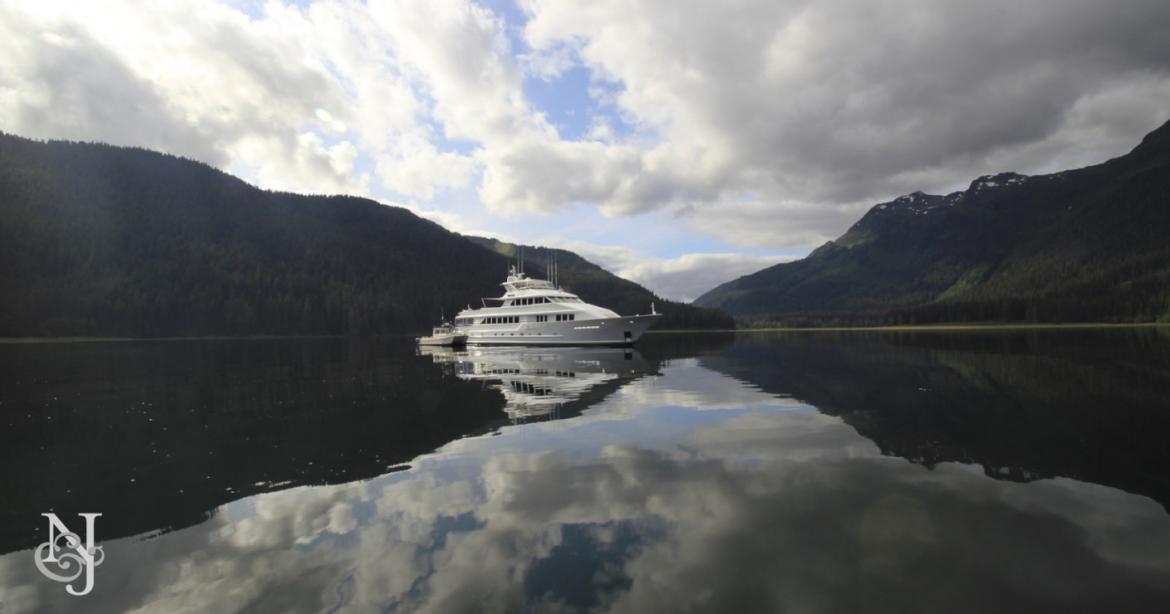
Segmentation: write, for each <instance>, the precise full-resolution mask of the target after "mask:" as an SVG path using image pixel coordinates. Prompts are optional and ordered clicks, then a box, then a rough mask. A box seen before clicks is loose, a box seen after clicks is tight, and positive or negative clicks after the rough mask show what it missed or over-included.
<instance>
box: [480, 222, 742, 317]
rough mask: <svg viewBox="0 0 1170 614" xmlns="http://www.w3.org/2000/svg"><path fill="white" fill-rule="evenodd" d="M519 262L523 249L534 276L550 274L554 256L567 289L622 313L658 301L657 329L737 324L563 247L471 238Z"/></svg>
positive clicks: (643, 310) (646, 307)
mask: <svg viewBox="0 0 1170 614" xmlns="http://www.w3.org/2000/svg"><path fill="white" fill-rule="evenodd" d="M468 238H469V239H471V240H472V241H474V242H476V243H478V244H479V245H482V246H484V247H486V248H488V249H490V250H492V251H494V252H496V253H498V254H500V255H502V256H505V257H506V258H508V259H509V261H510V262H515V261H516V259H517V252H518V251H519V250H520V248H523V256H524V270H525V271H526V272H528V273H529V274H530V275H532V276H533V277H540V278H544V277H547V273H546V271H547V268H546V265H547V264H548V263H549V260H550V258H551V259H554V260H555V262H556V267H557V271H558V275H557V279H558V280H559V282H560V285H562V286H564V287H565V289H567V290H570V291H571V292H573V293H575V294H578V295H580V296H582V297H584V298H585V299H586V300H588V301H589V302H592V303H597V304H598V305H604V306H606V307H609V308H610V309H613V310H614V311H617V312H618V313H622V314H632V313H649V312H650V304H651V303H654V305H655V308H656V309H657V311H658V313H661V314H663V315H662V319H661V320H659V322H658V324H656V325H655V328H658V329H679V328H707V329H712V328H717V329H729V328H734V327H735V321H734V320H733V319H732V318H731V317H730V316H728V315H727V314H726V313H724V312H722V311H719V310H715V309H706V308H703V307H697V306H694V305H689V304H687V303H678V302H675V301H670V300H666V299H664V298H662V297H660V296H658V295H656V294H654V293H653V292H651V291H650V290H648V289H646V288H644V287H642V286H640V285H638V284H636V283H634V282H632V281H629V280H628V279H622V278H621V277H618V276H617V275H614V274H613V273H610V272H609V271H606V270H605V269H603V268H601V267H599V266H597V265H596V264H593V263H592V262H589V261H588V260H586V259H584V258H582V257H581V256H578V255H577V254H575V253H573V252H570V251H567V250H563V249H549V248H544V247H534V246H531V245H523V246H521V245H516V244H513V243H506V242H503V241H499V240H496V239H487V238H483V237H468Z"/></svg>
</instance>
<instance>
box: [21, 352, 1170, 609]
mask: <svg viewBox="0 0 1170 614" xmlns="http://www.w3.org/2000/svg"><path fill="white" fill-rule="evenodd" d="M664 337H665V336H664ZM1110 339H1111V340H1109V341H1102V340H1100V339H1089V340H1088V341H1086V340H1084V339H1081V340H1076V339H1073V338H1066V339H1063V340H1053V339H1051V338H1044V339H1040V340H1035V339H1032V340H1026V339H1025V340H1023V341H1021V340H1019V339H1015V340H1012V339H1010V338H1009V339H1008V340H1006V341H1005V340H1004V339H998V340H996V341H992V342H990V343H991V346H992V347H987V346H986V344H987V343H988V340H987V339H986V338H982V337H980V338H972V339H967V340H958V341H955V340H953V339H947V338H944V337H941V336H940V337H932V338H928V339H923V338H917V337H916V338H912V339H890V338H884V337H880V338H879V337H866V336H859V337H855V338H848V339H841V338H834V337H830V336H819V335H812V336H770V337H767V338H763V337H760V338H755V337H750V336H748V337H741V338H739V339H737V341H736V343H735V344H734V345H731V346H729V347H718V348H713V349H709V350H704V351H702V352H700V353H698V354H697V355H694V354H692V353H691V352H689V351H687V352H674V353H672V351H671V350H670V347H669V346H670V344H671V341H670V340H669V339H663V337H658V338H648V339H647V343H646V344H645V345H644V346H642V347H641V350H640V352H629V353H628V354H627V353H626V352H623V351H621V350H616V351H606V352H603V353H602V354H601V356H600V357H599V356H598V355H596V354H591V352H592V351H591V350H588V351H581V352H568V351H563V350H560V349H552V350H531V351H529V350H519V351H518V350H513V349H510V350H499V351H496V350H491V351H471V352H467V353H452V352H440V353H434V354H430V355H428V356H423V357H416V360H417V361H418V362H419V363H420V364H425V365H426V366H427V367H428V369H430V370H431V371H434V372H436V373H439V374H440V376H436V377H439V380H438V381H441V382H448V383H453V384H457V385H459V386H460V387H461V388H463V387H465V388H467V389H468V390H469V391H470V392H469V394H473V395H476V396H475V398H478V396H477V395H479V394H486V395H488V396H491V397H493V398H495V399H497V402H498V399H499V397H500V396H501V395H502V396H503V397H504V399H505V400H504V401H503V407H502V409H503V410H504V412H500V406H499V405H496V406H495V407H496V412H497V415H504V413H506V414H507V415H508V416H510V418H511V419H512V420H514V422H515V426H510V427H508V428H502V429H498V430H493V432H492V436H480V437H474V436H473V437H464V438H456V439H454V440H452V441H450V442H449V443H447V444H446V445H443V446H442V447H441V448H439V449H438V450H436V451H434V452H433V453H428V454H423V455H421V456H418V457H416V458H414V459H413V460H412V461H411V466H410V468H409V469H406V470H403V471H398V472H395V473H388V474H383V475H380V476H378V477H374V478H372V479H367V480H364V481H354V482H349V483H345V484H332V485H323V486H311V487H310V486H302V487H297V488H290V489H287V490H282V491H278V492H267V493H262V494H258V495H254V496H250V497H247V498H243V499H240V500H238V501H234V502H232V503H229V504H226V505H223V506H221V507H219V508H218V509H217V510H216V511H215V512H214V513H213V514H212V515H211V517H210V518H209V519H208V520H207V521H206V522H203V523H201V524H198V525H195V526H190V527H188V528H185V529H181V530H176V531H173V532H170V533H166V534H163V535H158V536H154V537H151V538H149V539H142V538H124V539H118V540H112V541H107V542H106V543H105V550H106V562H105V563H104V564H103V565H102V567H101V568H100V569H99V573H98V581H97V585H96V588H95V590H94V593H93V594H91V595H90V596H88V597H87V598H86V599H85V600H84V601H82V600H79V599H76V598H72V597H69V596H67V595H66V594H65V593H64V592H63V591H62V590H60V587H59V586H58V585H55V584H53V583H50V582H47V581H45V580H44V579H43V578H41V577H40V576H39V575H38V574H37V572H36V570H35V568H34V567H33V566H32V565H31V564H30V563H29V559H30V555H29V553H28V552H27V551H25V552H17V553H12V554H9V555H6V556H0V595H3V606H4V611H5V612H6V613H7V612H10V611H11V612H32V611H85V612H106V611H110V612H113V611H124V610H136V611H141V612H173V611H217V612H231V611H249V612H253V611H254V612H269V611H271V612H290V611H297V612H302V611H303V612H323V611H341V612H345V611H353V612H366V611H391V612H394V611H402V612H451V611H476V612H480V611H483V612H511V611H531V612H566V611H569V612H573V611H599V612H646V611H663V612H680V611H703V612H711V611H714V612H724V611H726V612H736V611H748V612H793V611H799V612H858V611H866V612H870V611H876V612H907V611H929V612H987V611H996V612H1001V611H1007V612H1035V611H1069V612H1098V611H1131V612H1141V611H1149V612H1157V611H1161V610H1163V609H1164V604H1165V603H1168V602H1170V515H1168V514H1167V513H1166V511H1165V509H1163V507H1162V506H1161V505H1160V504H1159V503H1158V502H1157V501H1155V500H1153V499H1151V498H1148V497H1146V496H1141V495H1140V494H1131V493H1129V492H1125V491H1124V490H1119V489H1118V488H1115V487H1113V486H1115V485H1118V484H1128V483H1129V482H1126V481H1125V479H1124V478H1121V477H1118V476H1111V475H1110V474H1109V472H1110V471H1117V470H1122V469H1125V468H1126V467H1127V465H1125V464H1124V463H1120V462H1113V461H1110V460H1109V459H1110V457H1109V456H1108V454H1117V453H1114V452H1110V451H1107V450H1104V449H1102V450H1101V452H1102V454H1100V455H1099V456H1098V458H1100V459H1103V465H1102V468H1101V469H1099V470H1098V473H1097V474H1095V475H1097V476H1098V477H1101V478H1102V479H1099V480H1093V481H1095V482H1098V483H1091V482H1089V481H1081V480H1080V479H1073V478H1072V477H1069V476H1070V475H1071V474H1072V473H1074V472H1076V471H1079V470H1081V469H1082V468H1084V467H1086V466H1087V464H1086V463H1081V462H1080V461H1078V460H1075V459H1070V458H1068V457H1066V456H1065V454H1067V453H1072V452H1077V451H1079V450H1081V448H1076V447H1067V446H1065V445H1064V444H1062V443H1060V440H1061V437H1063V436H1062V435H1060V433H1059V431H1060V429H1076V428H1082V427H1083V426H1085V425H1088V424H1092V425H1095V426H1096V427H1097V428H1099V429H1100V428H1102V426H1101V425H1102V424H1104V423H1105V422H1107V420H1106V418H1107V417H1110V416H1112V417H1117V416H1121V417H1122V418H1123V419H1125V420H1137V418H1136V417H1138V416H1144V415H1145V413H1144V412H1145V411H1146V410H1148V409H1151V408H1154V407H1157V405H1150V404H1146V403H1148V402H1149V403H1152V401H1151V399H1153V398H1154V396H1155V393H1156V392H1157V389H1156V388H1155V389H1147V390H1146V391H1144V392H1142V391H1139V390H1134V389H1133V388H1134V387H1135V386H1140V385H1141V384H1140V382H1143V381H1145V382H1146V383H1148V384H1153V385H1157V384H1158V383H1159V382H1161V381H1162V380H1160V379H1159V378H1160V377H1162V376H1161V375H1159V374H1160V373H1161V372H1162V370H1163V368H1164V366H1165V365H1166V364H1167V363H1165V362H1161V360H1162V358H1161V357H1160V356H1161V355H1158V354H1157V351H1158V348H1161V347H1162V346H1161V345H1158V343H1154V344H1153V345H1152V346H1144V345H1142V344H1144V343H1146V342H1147V341H1148V340H1140V341H1137V342H1135V341H1134V340H1133V339H1128V338H1125V337H1111V338H1110ZM1004 343H1006V344H1007V345H1006V346H1005V345H1003V344H1004ZM1085 343H1098V344H1099V343H1108V344H1112V345H1109V346H1108V347H1107V348H1104V349H1100V350H1099V351H1095V352H1087V353H1085V352H1083V349H1084V347H1085V345H1084V344H1085ZM1134 343H1137V344H1138V345H1137V346H1134V345H1133V344H1134ZM1127 347H1128V348H1129V349H1128V350H1127V349H1126V348H1127ZM1134 347H1139V348H1145V349H1143V350H1142V354H1141V355H1142V356H1143V357H1144V358H1145V361H1144V362H1143V363H1142V364H1141V365H1137V363H1136V361H1135V360H1133V358H1134V357H1135V355H1134V354H1132V351H1133V348H1134ZM627 356H629V358H628V359H627ZM1093 356H1095V357H1097V358H1092V357H1093ZM993 357H994V358H996V359H997V360H1002V361H1003V365H1002V367H995V366H994V365H995V363H996V361H995V360H992V358H993ZM1102 357H1106V358H1107V359H1106V358H1102ZM1124 357H1129V360H1122V358H1124ZM436 361H437V362H438V363H439V365H440V366H439V367H436V366H435V364H433V363H434V362H436ZM575 365H580V366H579V367H577V368H576V369H572V368H570V367H573V366H575ZM882 365H890V366H889V367H888V368H885V367H883V366H882ZM1029 365H1030V366H1029ZM1050 367H1051V368H1053V369H1054V370H1053V371H1052V372H1051V373H1049V372H1048V369H1049V368H1050ZM998 369H1002V371H1001V370H998ZM1063 369H1072V370H1073V371H1072V373H1073V374H1075V375H1076V376H1077V377H1080V378H1082V379H1086V380H1089V381H1086V382H1082V383H1079V384H1073V383H1067V384H1066V387H1067V388H1068V391H1067V392H1057V391H1056V388H1058V386H1057V385H1056V384H1057V383H1056V378H1058V374H1059V373H1060V371H1061V370H1063ZM418 373H419V374H421V373H423V372H418ZM1013 373H1014V374H1015V375H1014V376H1012V377H1009V374H1013ZM1045 373H1048V375H1044V374H1045ZM566 374H570V375H566ZM1091 374H1096V375H1092V376H1090V375H1091ZM1093 377H1096V378H1098V380H1096V382H1095V383H1094V381H1092V380H1093ZM1107 382H1113V383H1112V384H1108V383H1107ZM1123 382H1124V383H1127V384H1128V388H1129V390H1126V391H1122V390H1120V389H1119V391H1118V393H1117V395H1116V396H1115V397H1113V398H1115V399H1116V403H1117V404H1116V405H1114V406H1111V407H1109V408H1106V410H1105V412H1106V413H1105V414H1104V415H1100V416H1099V417H1098V419H1096V420H1095V421H1094V420H1090V418H1089V417H1088V412H1090V411H1091V408H1090V407H1088V406H1081V405H1078V404H1075V403H1073V404H1072V405H1070V404H1069V403H1070V402H1071V401H1070V398H1071V397H1073V396H1076V395H1088V399H1087V400H1092V399H1095V398H1098V397H1094V396H1093V391H1095V390H1098V389H1099V388H1098V387H1103V388H1100V389H1101V390H1104V389H1110V388H1112V387H1115V386H1120V385H1121V383H1123ZM883 383H884V387H883ZM519 384H525V385H524V386H519ZM911 384H913V386H910V385H911ZM444 385H447V384H444ZM906 387H910V388H911V389H909V390H903V388H906ZM546 388H547V393H545V389H546ZM920 388H924V389H926V390H919V389H920ZM994 389H999V390H1000V393H999V395H992V394H990V393H987V392H985V393H984V394H983V395H982V396H980V394H978V391H980V390H983V391H987V390H994ZM916 394H918V395H928V394H936V395H939V396H940V397H941V398H943V399H946V400H947V403H941V402H928V403H927V405H925V408H926V409H919V408H916V407H914V401H915V400H916V399H918V397H917V396H915V395H916ZM967 396H970V397H972V400H971V401H970V402H969V403H966V404H965V403H962V402H960V399H962V398H963V397H967ZM1001 397H1002V399H1003V400H1000V401H998V402H997V403H998V404H996V403H992V402H990V401H989V399H998V398H1001ZM545 399H555V402H552V403H544V402H543V401H544V400H545ZM1044 399H1050V401H1048V403H1052V405H1051V406H1049V405H1047V404H1046V402H1045V401H1044ZM822 403H823V405H821V404H822ZM979 403H982V407H984V408H986V411H987V412H988V414H989V415H990V416H991V417H989V418H986V419H987V420H991V421H992V423H993V424H994V425H995V427H996V428H1001V429H1002V428H1005V425H1007V424H1012V420H1009V419H1014V420H1016V421H1018V422H1019V423H1020V424H1016V426H1015V429H1016V430H1015V431H1014V432H1013V434H1012V435H1011V436H1010V437H1008V438H1007V439H1008V441H1007V443H1005V444H1004V445H1002V446H1000V447H989V446H988V444H987V442H989V441H991V440H992V437H991V436H990V434H989V435H984V434H982V429H990V428H992V427H991V426H990V425H986V424H984V423H981V422H980V421H979V420H978V419H977V418H978V414H979V409H978V407H977V404H979ZM1037 404H1039V406H1037ZM1013 407H1014V408H1015V409H1014V410H1013V411H1009V408H1013ZM549 408H553V409H549ZM557 408H559V409H557ZM1057 408H1064V410H1065V411H1066V412H1068V414H1069V416H1068V421H1067V423H1065V424H1063V425H1061V426H1060V427H1059V428H1057V429H1055V430H1056V431H1057V435H1056V444H1054V445H1052V446H1051V447H1048V448H1046V451H1045V452H1043V453H1038V454H1025V453H1024V452H1026V450H1023V449H1022V448H1016V447H1015V443H1014V440H1015V438H1023V437H1033V438H1034V439H1033V440H1032V442H1033V445H1034V446H1037V447H1041V448H1043V447H1044V446H1045V445H1047V444H1046V443H1044V440H1043V439H1040V437H1042V436H1043V435H1044V434H1045V431H1044V429H1043V428H1042V426H1041V425H1042V424H1043V422H1042V421H1040V420H1039V417H1040V416H1051V415H1052V414H1053V412H1056V411H1057ZM546 409H547V410H548V411H545V410H546ZM558 412H560V413H558ZM921 412H931V413H930V414H929V415H923V413H921ZM934 412H943V414H942V416H934V414H933V413H934ZM947 412H950V413H947ZM568 414H571V415H572V417H569V415H568ZM557 416H559V417H561V418H566V419H560V420H548V419H545V418H549V417H557ZM955 416H968V417H969V418H967V419H966V420H965V421H960V422H959V424H958V425H952V426H951V429H952V430H948V429H947V428H944V427H943V425H947V424H949V423H950V421H951V420H955V419H956V418H955ZM1033 422H1035V423H1037V424H1036V425H1032V423H1033ZM1133 424H1137V425H1140V426H1143V427H1145V428H1150V429H1154V428H1156V427H1157V424H1156V423H1153V422H1144V423H1143V422H1140V421H1138V422H1133ZM959 426H966V427H967V428H970V429H974V430H975V431H976V432H975V433H967V432H965V431H963V430H961V429H960V428H959ZM1111 428H1112V429H1113V430H1114V431H1121V430H1124V429H1123V426H1122V425H1114V426H1113V427H1111ZM454 430H459V429H454ZM1106 430H1107V431H1108V429H1106ZM1166 433H1167V431H1166V430H1163V431H1162V432H1161V433H1160V434H1161V435H1162V436H1165V435H1166ZM1081 434H1082V436H1084V437H1086V438H1087V437H1089V435H1090V433H1088V432H1087V431H1081ZM948 435H949V436H952V437H961V438H960V439H954V440H952V439H947V436H948ZM1155 435H1157V433H1154V434H1140V435H1139V434H1132V435H1131V437H1132V438H1133V441H1137V442H1140V440H1141V438H1143V437H1153V436H1155ZM1103 436H1104V437H1105V440H1104V441H1106V442H1112V441H1113V440H1112V439H1110V437H1112V435H1111V434H1110V433H1109V432H1106V433H1104V435H1103ZM960 444H961V445H960ZM1102 445H1104V444H1102ZM899 446H901V447H899ZM1138 448H1139V450H1138V451H1136V452H1132V451H1131V452H1127V453H1124V454H1122V456H1123V457H1125V458H1129V456H1125V455H1126V454H1134V455H1136V456H1137V457H1141V458H1144V459H1145V460H1147V461H1149V462H1157V457H1149V456H1145V457H1143V456H1142V454H1144V452H1142V451H1141V450H1143V449H1144V448H1141V445H1139V446H1138ZM954 450H959V451H961V452H962V453H963V454H965V455H966V456H963V457H961V458H956V459H951V458H949V457H948V455H950V454H953V453H954ZM899 451H900V452H906V458H910V459H911V460H913V462H909V461H908V460H906V458H903V457H902V456H899V455H898V452H899ZM931 451H934V456H927V453H929V452H931ZM1036 459H1041V460H1042V461H1043V463H1039V462H1038V461H1037V460H1036ZM954 460H961V461H963V462H953V461H954ZM968 462H980V463H982V462H986V463H987V466H992V467H999V466H1011V467H1016V468H1017V469H1016V470H1015V471H1018V472H1019V474H1020V475H1024V476H1026V477H1028V478H1029V479H1030V480H1031V481H1013V480H1004V479H999V478H1000V477H1003V476H1001V475H999V473H1003V472H994V471H989V470H987V469H986V468H984V467H979V466H976V465H971V464H967V463H968ZM1164 468H1165V465H1163V466H1162V467H1161V469H1163V470H1164ZM1154 469H1155V468H1154V467H1149V468H1148V470H1150V471H1153V470H1154ZM1066 470H1068V471H1066ZM1010 473H1011V472H1010V471H1009V472H1006V473H1005V475H1006V474H1010ZM1048 474H1051V475H1052V476H1053V477H1046V476H1047V475H1048ZM1104 478H1108V479H1104ZM1082 479H1084V478H1082Z"/></svg>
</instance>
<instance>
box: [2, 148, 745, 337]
mask: <svg viewBox="0 0 1170 614" xmlns="http://www.w3.org/2000/svg"><path fill="white" fill-rule="evenodd" d="M568 259H570V258H569V257H567V256H566V260H568ZM0 263H2V264H3V267H4V270H3V273H2V274H0V336H54V335H102V336H170V335H175V336H182V335H192V336H194V335H261V334H271V335H280V334H337V333H392V332H407V331H418V330H423V329H426V328H427V327H428V326H429V325H431V324H432V323H433V322H434V321H435V320H437V318H438V316H439V313H440V311H441V310H445V311H446V313H447V315H448V316H450V315H451V314H452V313H453V312H454V310H455V309H457V308H458V307H460V306H463V305H465V304H467V303H468V302H474V301H475V300H476V299H477V298H478V297H481V296H494V295H497V294H498V293H499V291H500V288H499V282H500V281H502V277H503V274H504V272H505V271H506V268H507V264H508V258H507V257H506V256H504V255H502V254H500V253H497V252H495V251H492V250H489V249H484V247H483V246H481V245H478V244H476V243H475V242H473V241H470V240H468V239H467V238H466V237H463V236H461V235H458V234H455V233H452V232H449V231H447V230H446V229H444V228H443V227H441V226H439V225H437V224H434V223H432V222H430V221H427V220H424V219H421V218H419V217H417V216H415V215H414V214H412V213H410V212H409V211H407V210H405V209H401V208H397V207H390V206H385V205H381V204H379V203H376V202H374V201H371V200H367V199H362V198H354V197H343V196H302V195H297V194H287V193H278V192H268V191H265V190H261V189H259V188H256V187H254V186H251V185H248V184H247V183H245V182H243V181H241V180H239V179H237V178H235V177H232V176H230V175H227V174H225V173H222V172H220V171H218V170H216V169H214V168H212V167H210V166H207V165H205V164H201V163H198V162H193V161H190V160H185V159H182V158H177V157H174V156H169V155H165V154H159V153H155V152H150V151H145V150H141V149H132V148H120V147H112V146H108V145H99V144H83V143H68V142H60V141H54V142H48V143H42V142H37V141H32V140H28V139H23V138H20V137H16V136H11V135H4V134H0ZM562 270H564V269H562ZM562 279H567V278H566V277H565V276H562ZM568 279H571V277H570V278H568ZM607 283H608V284H609V285H614V286H615V287H620V290H618V289H615V290H613V291H612V292H613V293H614V294H617V293H626V292H629V288H628V286H627V284H630V282H625V281H624V280H620V279H617V278H613V279H610V280H608V282H606V280H601V283H599V285H598V286H597V287H596V289H597V291H599V292H605V291H607V290H606V288H607V287H608V286H607ZM635 287H636V288H639V289H641V288H640V287H639V286H636V285H635ZM592 289H593V288H592V287H590V290H591V291H592ZM641 290H642V291H643V292H645V293H646V294H647V295H649V292H648V291H646V290H645V289H641ZM582 295H583V296H584V297H585V298H586V299H591V298H593V297H591V296H590V295H589V293H588V292H582ZM599 302H602V304H605V303H604V302H603V301H599ZM642 302H643V303H645V305H644V306H642V311H647V310H648V309H649V300H646V301H642ZM704 313H705V312H704ZM724 317H725V319H726V316H724Z"/></svg>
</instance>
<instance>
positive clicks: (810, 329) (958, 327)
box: [0, 322, 1170, 345]
mask: <svg viewBox="0 0 1170 614" xmlns="http://www.w3.org/2000/svg"><path fill="white" fill-rule="evenodd" d="M1108 328H1170V322H1132V323H1117V322H1070V323H1061V324H1042V323H1039V324H1029V323H1010V322H1005V323H977V322H974V323H971V322H969V323H963V324H899V325H890V326H799V327H798V326H793V327H785V326H774V327H765V328H717V329H664V330H653V329H651V330H648V331H646V334H647V335H687V334H690V335H694V334H711V333H722V334H726V333H815V332H936V331H937V332H963V331H996V330H1077V329H1108ZM414 334H415V333H401V334H391V335H240V336H232V335H207V336H194V337H0V344H12V345H16V344H22V343H28V344H33V343H126V342H135V341H273V340H278V339H341V338H345V337H352V336H357V337H366V336H371V337H404V336H414Z"/></svg>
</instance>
